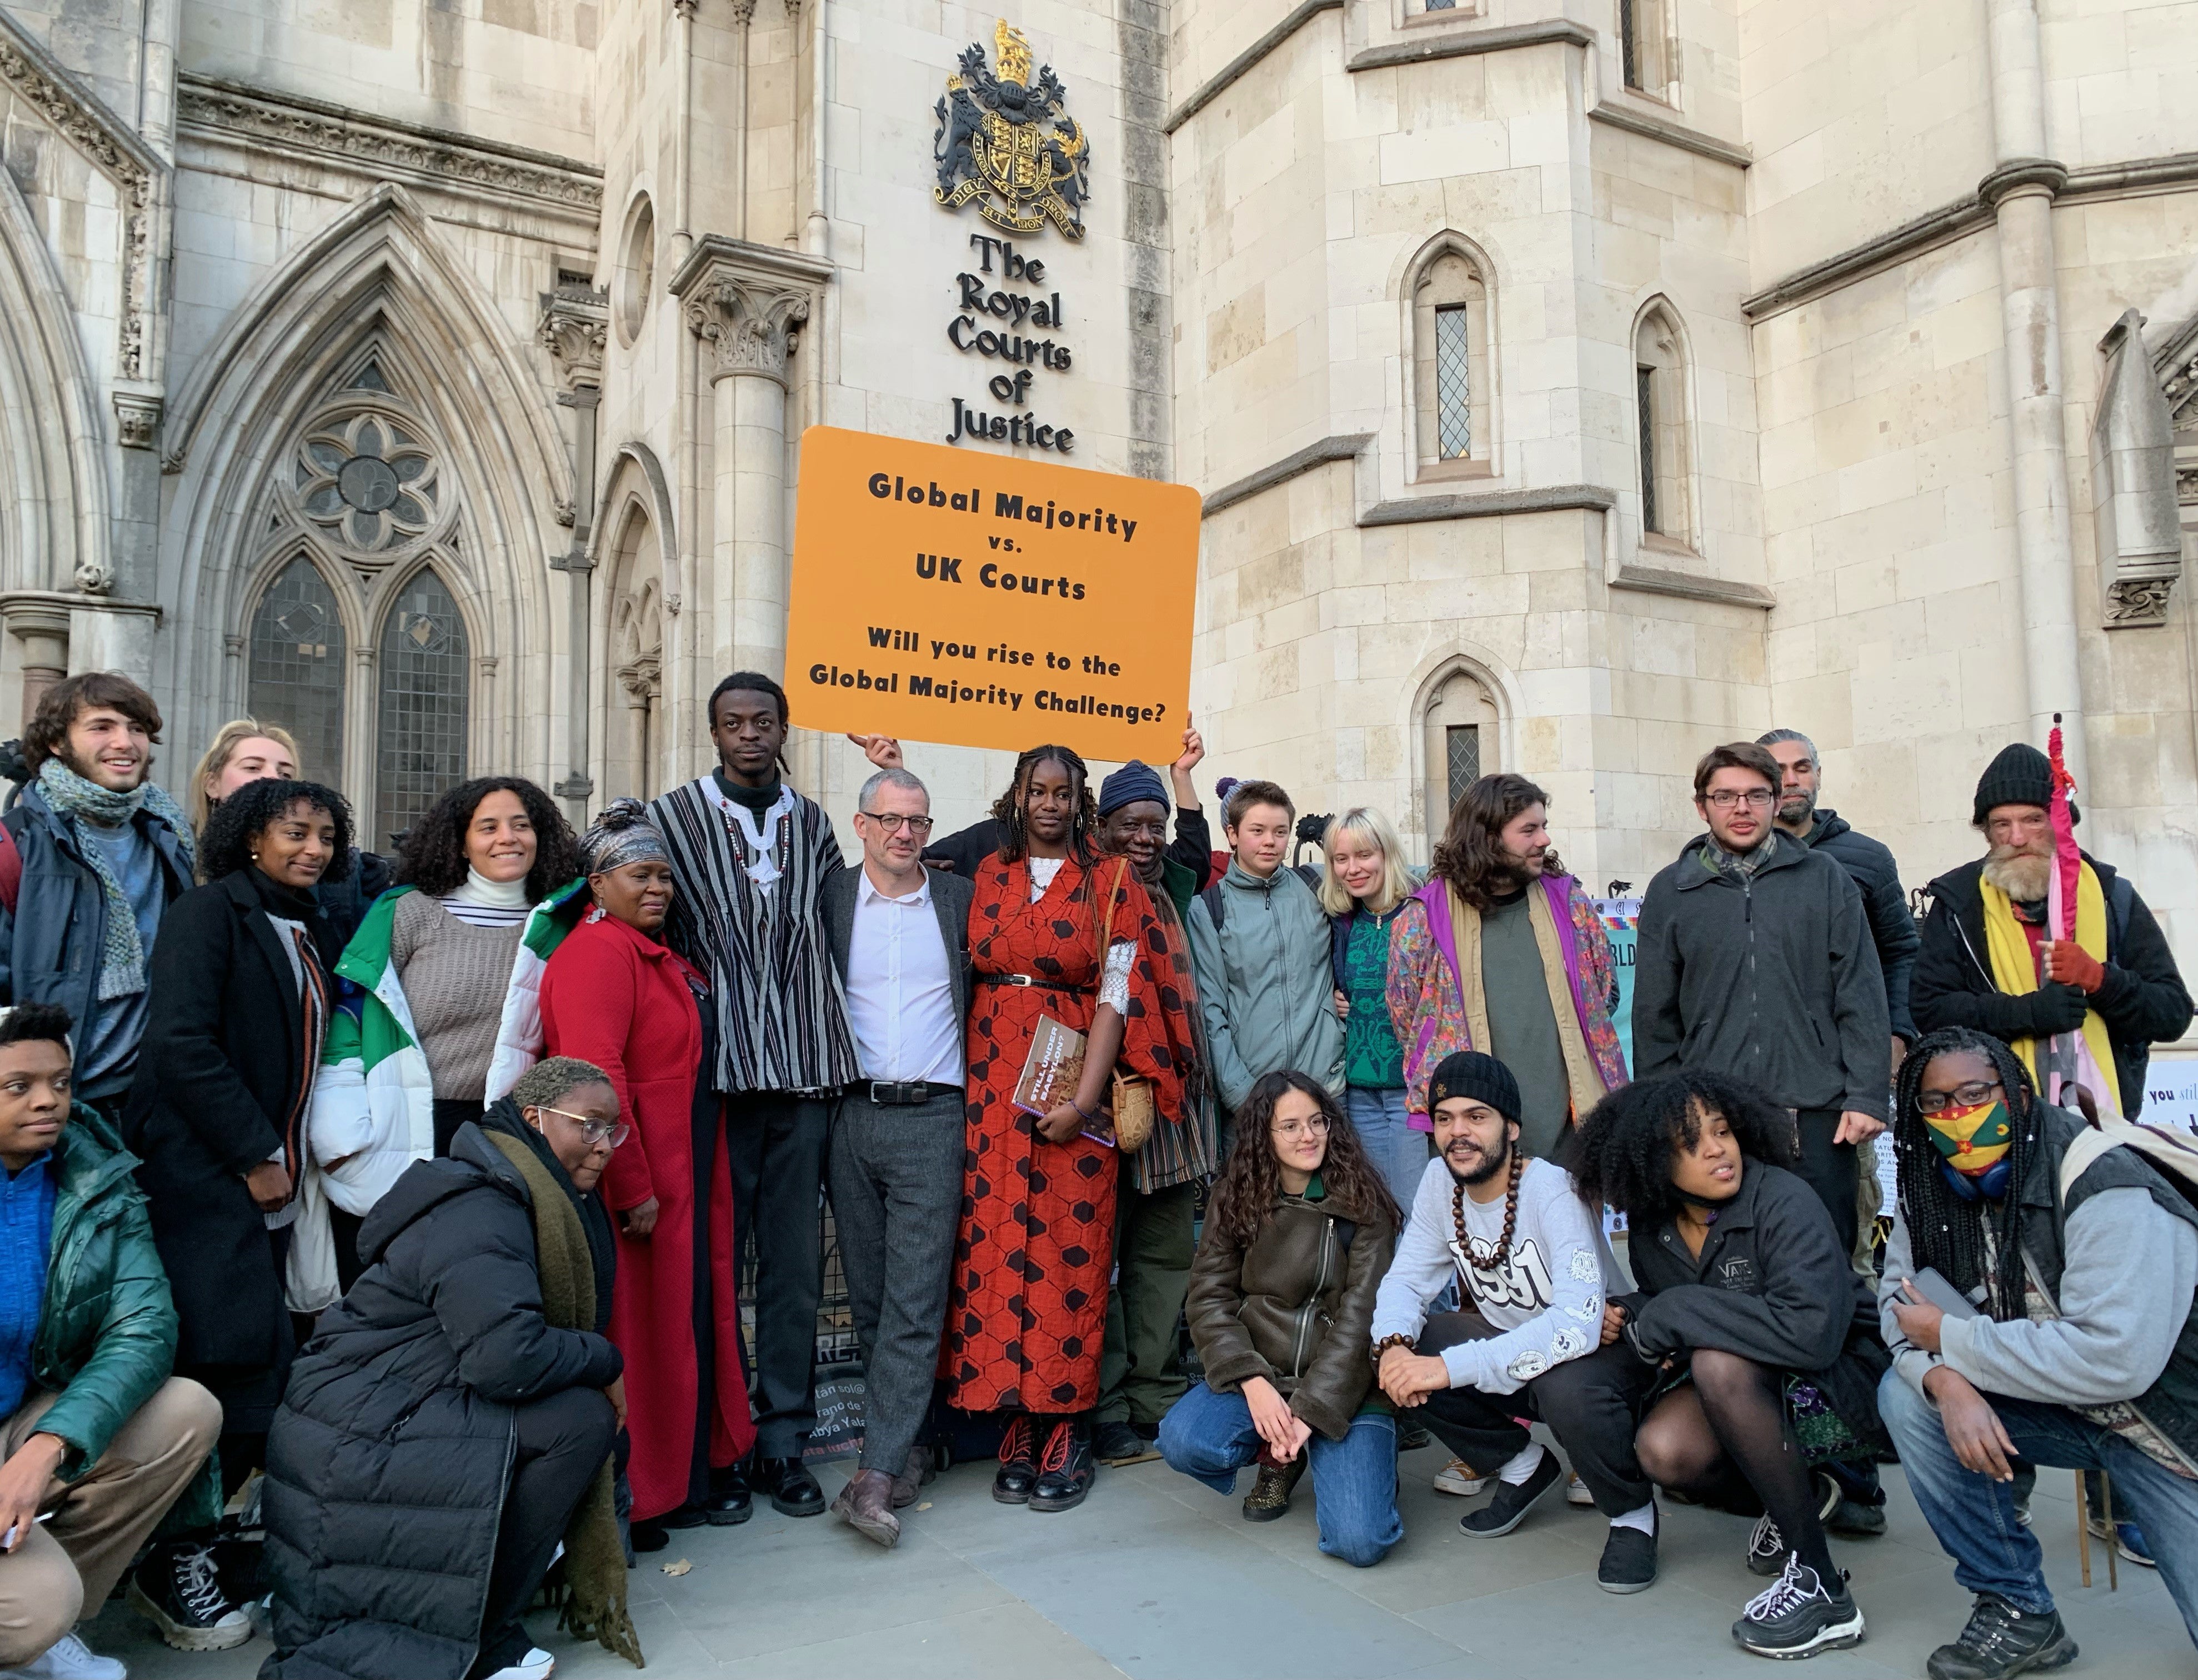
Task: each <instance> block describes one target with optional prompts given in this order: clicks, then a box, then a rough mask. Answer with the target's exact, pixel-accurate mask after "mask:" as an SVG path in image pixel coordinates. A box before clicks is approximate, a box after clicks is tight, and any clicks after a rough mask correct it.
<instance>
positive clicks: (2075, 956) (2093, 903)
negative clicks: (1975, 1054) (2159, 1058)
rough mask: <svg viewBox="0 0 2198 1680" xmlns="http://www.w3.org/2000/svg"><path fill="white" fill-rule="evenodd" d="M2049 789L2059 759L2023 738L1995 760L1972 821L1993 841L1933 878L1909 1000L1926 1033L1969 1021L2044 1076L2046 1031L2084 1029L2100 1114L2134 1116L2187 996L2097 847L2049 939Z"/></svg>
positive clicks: (2180, 1023)
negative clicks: (2065, 933) (2058, 934)
mask: <svg viewBox="0 0 2198 1680" xmlns="http://www.w3.org/2000/svg"><path fill="white" fill-rule="evenodd" d="M2052 793H2053V767H2052V764H2050V761H2049V760H2048V759H2046V756H2045V755H2044V753H2041V752H2039V751H2038V749H2037V748H2036V747H2032V746H2028V745H2026V744H2025V743H2023V742H2020V741H2018V742H2016V743H2015V745H2014V746H2011V747H2006V748H2004V749H2003V750H2002V752H2001V753H2000V755H1999V756H1998V757H1997V758H1996V759H1993V760H1992V764H1990V766H1989V767H1988V768H1986V771H1985V773H1984V778H1983V779H1982V780H1981V781H1980V782H1978V783H1977V797H1976V806H1975V813H1974V819H1973V820H1974V823H1975V826H1976V828H1977V829H1978V830H1979V832H1980V833H1981V834H1983V835H1984V837H1985V840H1986V847H1987V850H1986V853H1985V855H1984V857H1981V858H1980V859H1979V860H1978V861H1977V862H1975V863H1964V864H1963V865H1962V866H1961V868H1959V869H1953V870H1951V871H1949V872H1948V873H1947V874H1945V875H1940V876H1939V878H1938V879H1937V880H1936V881H1933V882H1932V883H1931V897H1932V905H1931V914H1930V916H1929V917H1928V919H1927V920H1926V921H1924V924H1923V948H1922V950H1921V951H1920V952H1918V953H1917V955H1916V969H1915V973H1914V974H1913V975H1912V976H1911V978H1910V981H1909V1005H1910V1009H1911V1010H1912V1011H1913V1013H1914V1014H1915V1017H1916V1025H1917V1026H1919V1027H1920V1028H1922V1030H1923V1031H1924V1032H1937V1031H1938V1030H1939V1028H1941V1027H1948V1026H1971V1027H1975V1028H1977V1029H1978V1030H1980V1031H1981V1032H1989V1033H1991V1034H1992V1037H1994V1038H2002V1039H2004V1040H2006V1041H2007V1043H2009V1045H2010V1046H2012V1047H2013V1049H2014V1050H2015V1054H2016V1055H2018V1056H2020V1057H2021V1059H2022V1060H2023V1061H2024V1062H2025V1063H2026V1065H2027V1066H2028V1067H2029V1068H2030V1070H2031V1072H2032V1074H2033V1076H2041V1075H2042V1074H2043V1073H2044V1071H2045V1070H2044V1068H2043V1067H2040V1065H2039V1061H2040V1049H2041V1047H2040V1043H2039V1041H2040V1040H2042V1039H2046V1038H2051V1037H2053V1036H2054V1035H2056V1034H2060V1033H2074V1032H2078V1031H2079V1029H2080V1030H2081V1032H2083V1035H2084V1039H2085V1043H2086V1044H2087V1046H2088V1047H2089V1048H2090V1051H2091V1056H2092V1060H2093V1061H2096V1063H2097V1065H2098V1067H2099V1070H2100V1073H2101V1074H2102V1082H2103V1083H2106V1084H2108V1085H2109V1086H2110V1089H2108V1090H2103V1091H2102V1090H2094V1091H2093V1092H2092V1093H2091V1096H2092V1098H2093V1101H2094V1102H2095V1103H2096V1106H2097V1107H2098V1109H2099V1112H2100V1113H2101V1114H2102V1115H2105V1114H2108V1113H2111V1112H2112V1111H2114V1110H2115V1109H2117V1108H2118V1109H2119V1110H2120V1114H2121V1117H2122V1118H2123V1119H2135V1118H2136V1117H2137V1110H2138V1109H2139V1108H2140V1107H2142V1106H2143V1102H2144V1073H2145V1067H2146V1064H2147V1062H2148V1061H2149V1060H2150V1058H2151V1054H2152V1046H2153V1045H2154V1044H2155V1043H2165V1042H2167V1041H2170V1040H2172V1039H2176V1038H2181V1037H2182V1036H2183V1030H2184V1029H2185V1028H2186V1027H2188V1026H2189V1025H2190V1015H2191V1006H2190V994H2189V991H2186V990H2185V989H2184V987H2183V976H2182V974H2180V973H2179V972H2178V970H2177V968H2176V966H2175V957H2174V954H2173V953H2172V951H2170V950H2168V948H2167V940H2166V936H2165V935H2163V934H2162V933H2160V924H2159V923H2158V922H2157V921H2154V920H2153V916H2152V912H2151V911H2150V910H2148V909H2146V908H2145V903H2144V900H2143V899H2142V898H2139V897H2138V896H2137V891H2136V889H2135V888H2134V887H2131V885H2130V882H2129V881H2128V878H2127V877H2125V876H2123V875H2117V874H2116V873H2115V872H2114V868H2113V867H2112V866H2111V865H2110V864H2106V863H2100V862H2099V861H2098V860H2097V859H2096V858H2094V857H2091V856H2090V854H2089V853H2088V852H2087V853H2085V854H2084V861H2083V868H2082V873H2081V875H2080V878H2079V884H2078V887H2077V892H2076V937H2075V938H2073V939H2054V938H2052V937H2051V936H2050V930H2049V929H2048V928H2047V927H2046V925H2045V920H2046V917H2045V910H2046V898H2047V890H2048V887H2049V885H2050V881H2051V879H2052V869H2053V824H2052V820H2051V818H2050V816H2049V814H2048V805H2049V803H2050V800H2051V798H2052ZM2077 815H2078V813H2077V811H2076V807H2075V805H2074V802H2073V800H2072V801H2071V802H2070V805H2069V816H2070V817H2071V819H2072V820H2073V819H2074V818H2075V817H2077ZM2039 1084H2040V1085H2041V1087H2042V1086H2043V1084H2044V1079H2043V1078H2042V1077H2041V1078H2039ZM2064 1106H2073V1102H2071V1103H2069V1104H2067V1105H2064Z"/></svg>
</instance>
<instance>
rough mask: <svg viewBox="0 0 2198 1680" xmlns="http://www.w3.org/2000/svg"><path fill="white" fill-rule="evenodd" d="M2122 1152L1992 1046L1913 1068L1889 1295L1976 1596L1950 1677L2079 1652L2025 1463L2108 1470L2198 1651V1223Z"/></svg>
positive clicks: (2178, 1195)
mask: <svg viewBox="0 0 2198 1680" xmlns="http://www.w3.org/2000/svg"><path fill="white" fill-rule="evenodd" d="M2109 1136H2110V1134H2105V1133H2100V1132H2095V1131H2090V1129H2089V1128H2087V1127H2086V1126H2085V1124H2084V1122H2083V1120H2082V1119H2080V1118H2079V1117H2078V1116H2077V1115H2074V1114H2072V1113H2068V1112H2067V1111H2066V1110H2065V1109H2061V1108H2056V1107H2052V1106H2051V1105H2050V1104H2048V1103H2046V1102H2043V1101H2042V1100H2040V1099H2039V1098H2038V1096H2036V1095H2035V1094H2034V1092H2033V1091H2032V1087H2031V1082H2030V1073H2029V1070H2028V1069H2027V1068H2026V1067H2024V1066H2023V1065H2022V1063H2021V1061H2020V1060H2019V1059H2018V1058H2017V1056H2016V1055H2015V1053H2014V1052H2013V1051H2011V1050H2010V1049H2009V1048H2008V1047H2007V1046H2006V1045H2005V1044H2003V1043H2001V1042H2000V1041H1999V1040H1998V1039H1997V1038H1990V1037H1987V1036H1986V1035H1985V1034H1984V1033H1982V1032H1975V1031H1973V1030H1971V1029H1969V1028H1966V1027H1954V1028H1950V1029H1948V1030H1946V1031H1944V1032H1933V1033H1932V1034H1930V1035H1929V1036H1928V1037H1927V1038H1924V1039H1923V1040H1922V1042H1921V1043H1918V1044H1917V1045H1916V1048H1915V1049H1913V1050H1911V1051H1910V1053H1909V1056H1908V1060H1907V1061H1905V1062H1904V1063H1903V1064H1902V1066H1901V1069H1900V1082H1899V1087H1898V1089H1897V1090H1896V1093H1895V1096H1894V1115H1893V1138H1894V1147H1895V1148H1897V1149H1898V1151H1899V1161H1900V1201H1899V1217H1898V1218H1896V1220H1895V1221H1894V1224H1893V1235H1892V1239H1891V1241H1890V1242H1889V1244H1888V1246H1887V1249H1886V1256H1885V1279H1884V1283H1883V1285H1882V1293H1881V1296H1880V1302H1881V1307H1882V1311H1883V1326H1884V1331H1885V1339H1886V1342H1887V1346H1890V1347H1891V1348H1892V1350H1893V1369H1892V1370H1891V1371H1889V1372H1887V1374H1886V1376H1885V1380H1884V1381H1883V1382H1882V1384H1881V1386H1880V1387H1879V1391H1878V1407H1879V1410H1881V1412H1882V1413H1883V1415H1884V1417H1885V1421H1886V1426H1887V1429H1888V1430H1889V1431H1890V1432H1891V1433H1892V1436H1893V1445H1895V1446H1896V1447H1897V1448H1898V1449H1899V1452H1900V1463H1901V1468H1903V1469H1904V1471H1905V1472H1906V1473H1907V1476H1908V1485H1909V1487H1910V1490H1911V1491H1913V1492H1914V1493H1915V1495H1916V1504H1917V1505H1919V1506H1921V1507H1922V1511H1923V1515H1924V1518H1925V1520H1927V1521H1928V1522H1929V1523H1930V1525H1931V1532H1933V1534H1935V1535H1937V1536H1938V1537H1939V1544H1940V1545H1941V1546H1943V1547H1945V1549H1946V1551H1947V1553H1948V1554H1949V1555H1951V1557H1952V1558H1953V1560H1954V1578H1955V1580H1956V1581H1957V1582H1958V1583H1960V1584H1961V1585H1962V1586H1963V1588H1964V1589H1966V1590H1968V1591H1969V1592H1971V1593H1974V1594H1975V1595H1976V1602H1975V1605H1974V1607H1973V1609H1972V1610H1971V1613H1970V1615H1969V1620H1968V1626H1967V1627H1965V1628H1963V1631H1962V1633H1961V1635H1960V1636H1959V1637H1958V1638H1957V1640H1956V1641H1955V1642H1953V1643H1952V1644H1951V1645H1942V1646H1940V1647H1939V1648H1938V1649H1937V1650H1935V1651H1933V1653H1932V1654H1931V1658H1930V1663H1929V1669H1930V1672H1931V1674H1932V1676H1933V1680H1988V1677H1990V1680H1997V1677H2003V1676H2008V1675H2015V1674H2021V1673H2023V1672H2024V1671H2028V1670H2033V1669H2035V1670H2044V1669H2050V1668H2059V1667H2060V1666H2061V1665H2063V1664H2065V1663H2067V1662H2069V1661H2072V1660H2073V1659H2074V1657H2075V1655H2076V1644H2075V1642H2074V1641H2073V1640H2072V1639H2071V1638H2069V1636H2068V1634H2067V1629H2066V1628H2064V1627H2063V1626H2062V1625H2061V1617H2060V1614H2059V1613H2058V1612H2057V1611H2056V1609H2055V1608H2054V1607H2053V1595H2052V1594H2051V1593H2050V1591H2048V1590H2046V1585H2045V1574H2044V1555H2043V1554H2042V1553H2041V1552H2040V1551H2039V1549H2038V1541H2037V1539H2036V1538H2035V1537H2034V1536H2033V1535H2032V1533H2031V1532H2030V1530H2029V1529H2028V1528H2027V1527H2026V1526H2023V1525H2022V1524H2021V1522H2020V1521H2019V1520H2017V1519H2016V1516H2015V1492H2014V1478H2015V1468H2014V1467H2015V1459H2016V1458H2017V1457H2018V1456H2020V1457H2021V1458H2023V1459H2026V1460H2027V1461H2029V1462H2031V1463H2032V1464H2050V1465H2054V1466H2057V1467H2060V1468H2073V1469H2079V1470H2104V1471H2106V1472H2108V1477H2109V1485H2110V1486H2111V1489H2112V1495H2113V1500H2114V1515H2115V1517H2116V1518H2117V1519H2118V1520H2119V1519H2120V1518H2121V1517H2123V1516H2127V1517H2129V1518H2130V1519H2131V1520H2134V1521H2135V1522H2136V1523H2137V1526H2138V1527H2139V1528H2141V1529H2142V1530H2143V1532H2144V1536H2145V1538H2146V1539H2147V1540H2148V1541H2149V1542H2150V1543H2151V1546H2152V1552H2153V1556H2154V1561H2156V1562H2157V1563H2158V1565H2159V1568H2160V1575H2161V1577H2162V1578H2163V1579H2164V1580H2165V1581H2166V1584H2167V1590H2168V1592H2169V1593H2170V1594H2171V1595H2172V1596H2173V1598H2174V1600H2175V1607H2176V1608H2177V1609H2178V1610H2180V1611H2181V1612H2182V1613H2183V1625H2184V1626H2185V1627H2186V1628H2188V1629H2189V1630H2190V1631H2191V1633H2192V1636H2193V1637H2194V1639H2198V1479H2194V1476H2198V1311H2193V1307H2192V1302H2193V1300H2194V1299H2198V1212H2194V1211H2193V1209H2192V1207H2191V1206H2190V1203H2189V1201H2188V1200H2185V1199H2184V1196H2183V1191H2182V1189H2180V1188H2178V1185H2176V1184H2174V1183H2170V1182H2169V1181H2168V1180H2167V1179H2166V1177H2162V1176H2161V1174H2160V1172H2158V1171H2155V1170H2154V1168H2153V1167H2152V1166H2150V1165H2149V1164H2148V1163H2147V1162H2146V1160H2144V1159H2143V1156H2141V1155H2139V1154H2137V1152H2136V1151H2135V1150H2134V1149H2131V1148H2125V1147H2121V1146H2119V1145H2115V1144H2112V1143H2110V1142H2108V1137H2109ZM1928 1272H1935V1273H1936V1274H1937V1276H1935V1277H1933V1276H1927V1273H1928ZM1933 1295H1935V1296H1936V1297H1937V1299H1938V1300H1939V1301H1940V1302H1943V1303H1945V1304H1946V1305H1951V1306H1954V1307H1955V1308H1956V1309H1957V1310H1956V1311H1953V1312H1951V1313H1949V1312H1945V1311H1941V1310H1940V1308H1939V1306H1938V1305H1932V1304H1930V1301H1929V1299H1928V1297H1929V1296H1933ZM1963 1302H1966V1303H1967V1304H1968V1306H1969V1307H1970V1309H1971V1310H1970V1311H1961V1310H1960V1309H1961V1307H1962V1305H1963Z"/></svg>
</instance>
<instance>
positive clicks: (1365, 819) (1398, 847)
mask: <svg viewBox="0 0 2198 1680" xmlns="http://www.w3.org/2000/svg"><path fill="white" fill-rule="evenodd" d="M1346 834H1356V835H1358V837H1359V838H1360V839H1361V840H1371V841H1373V842H1374V844H1375V846H1377V847H1379V848H1380V849H1381V888H1380V890H1379V891H1378V892H1375V894H1374V895H1373V897H1372V898H1369V900H1368V901H1367V906H1366V907H1367V908H1368V909H1369V910H1372V911H1373V912H1374V913H1375V915H1376V916H1386V915H1387V914H1388V912H1389V911H1391V910H1394V909H1396V908H1397V906H1398V905H1399V904H1403V903H1404V900H1405V899H1407V898H1410V897H1411V895H1412V876H1411V871H1410V870H1409V869H1406V868H1405V867H1404V841H1402V840H1399V839H1398V838H1397V830H1396V828H1395V826H1394V825H1393V824H1392V823H1390V821H1389V819H1388V818H1387V817H1384V816H1383V815H1382V814H1381V811H1379V810H1377V809H1375V807H1374V806H1372V805H1353V806H1352V808H1351V809H1350V810H1348V811H1345V812H1344V813H1343V815H1342V816H1340V817H1337V818H1335V821H1333V822H1332V823H1329V825H1328V832H1327V833H1326V834H1323V835H1322V836H1321V840H1320V852H1321V859H1322V867H1321V872H1320V907H1321V908H1322V909H1323V910H1326V911H1327V912H1328V913H1329V915H1330V916H1344V915H1347V914H1348V913H1349V912H1350V910H1351V909H1352V906H1353V905H1354V904H1357V903H1358V900H1356V899H1355V898H1352V896H1351V889H1350V888H1349V887H1346V886H1345V885H1344V884H1343V882H1342V881H1340V880H1339V879H1338V878H1337V876H1336V873H1335V843H1336V841H1338V840H1341V839H1342V838H1343V837H1344V836H1345V835H1346Z"/></svg>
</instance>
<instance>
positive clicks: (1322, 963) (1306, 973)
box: [1183, 860, 1844, 1113]
mask: <svg viewBox="0 0 2198 1680" xmlns="http://www.w3.org/2000/svg"><path fill="white" fill-rule="evenodd" d="M1827 861H1829V860H1827ZM1834 867H1835V868H1836V867H1837V865H1834ZM1842 879H1844V877H1842ZM1207 892H1224V893H1226V894H1228V896H1229V902H1228V905H1227V908H1226V910H1224V914H1223V916H1222V922H1223V926H1222V928H1221V931H1220V932H1219V933H1215V931H1214V927H1213V918H1212V916H1210V915H1208V914H1207V908H1206V901H1205V897H1204V894H1201V895H1200V896H1199V897H1198V898H1194V899H1193V900H1191V905H1190V913H1189V915H1188V916H1184V917H1183V921H1184V924H1185V925H1186V926H1187V927H1189V929H1190V956H1191V966H1192V968H1193V971H1194V972H1195V974H1196V975H1197V977H1198V997H1199V1002H1200V1003H1201V1005H1202V1006H1203V1007H1204V1009H1205V1011H1206V1036H1207V1043H1208V1046H1209V1048H1210V1049H1211V1050H1212V1056H1213V1083H1214V1087H1215V1089H1216V1090H1218V1092H1219V1093H1220V1096H1221V1101H1222V1102H1223V1103H1224V1104H1225V1105H1226V1106H1227V1107H1228V1108H1229V1110H1230V1113H1235V1112H1236V1110H1237V1109H1239V1108H1241V1107H1243V1106H1244V1103H1245V1101H1246V1099H1247V1098H1248V1097H1249V1096H1251V1095H1252V1086H1253V1083H1254V1082H1255V1081H1256V1080H1258V1078H1259V1076H1260V1075H1261V1074H1263V1073H1277V1072H1282V1071H1285V1070H1290V1071H1294V1072H1297V1073H1310V1074H1311V1075H1312V1077H1313V1078H1316V1079H1318V1080H1319V1081H1320V1082H1321V1083H1322V1084H1324V1085H1326V1086H1327V1087H1328V1088H1329V1090H1332V1091H1334V1092H1335V1093H1336V1095H1337V1096H1341V1095H1342V1094H1343V1023H1342V1021H1341V1020H1339V1019H1338V1018H1337V1016H1336V1013H1335V974H1334V972H1333V970H1332V969H1331V968H1330V967H1329V929H1328V912H1327V911H1325V910H1323V909H1321V907H1320V900H1319V899H1318V898H1315V897H1314V896H1313V890H1312V888H1311V887H1307V886H1306V885H1305V882H1304V881H1303V880H1301V879H1300V877H1299V875H1297V873H1296V872H1295V871H1294V870H1292V869H1276V871H1275V872H1274V874H1272V875H1270V876H1268V877H1267V879H1266V880H1265V881H1261V880H1260V879H1259V877H1258V876H1257V875H1251V874H1249V873H1247V871H1246V870H1245V869H1244V867H1243V865H1241V863H1230V865H1229V872H1228V873H1227V874H1226V875H1223V876H1222V877H1221V880H1220V881H1219V883H1218V885H1216V886H1213V887H1208V888H1207Z"/></svg>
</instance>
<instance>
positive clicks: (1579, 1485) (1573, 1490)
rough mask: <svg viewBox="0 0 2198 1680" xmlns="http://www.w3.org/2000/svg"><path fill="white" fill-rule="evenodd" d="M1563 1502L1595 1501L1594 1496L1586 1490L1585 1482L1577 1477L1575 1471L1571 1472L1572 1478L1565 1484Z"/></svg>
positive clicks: (1590, 1502)
mask: <svg viewBox="0 0 2198 1680" xmlns="http://www.w3.org/2000/svg"><path fill="white" fill-rule="evenodd" d="M1565 1503H1566V1504H1567V1505H1592V1504H1594V1503H1595V1496H1594V1495H1593V1494H1592V1493H1590V1492H1589V1491H1587V1484H1586V1483H1585V1482H1584V1481H1582V1480H1581V1479H1579V1473H1578V1472H1577V1471H1576V1472H1574V1473H1573V1479H1571V1480H1570V1481H1568V1482H1567V1483H1566V1484H1565Z"/></svg>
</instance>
